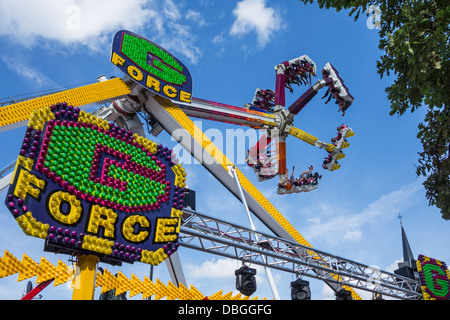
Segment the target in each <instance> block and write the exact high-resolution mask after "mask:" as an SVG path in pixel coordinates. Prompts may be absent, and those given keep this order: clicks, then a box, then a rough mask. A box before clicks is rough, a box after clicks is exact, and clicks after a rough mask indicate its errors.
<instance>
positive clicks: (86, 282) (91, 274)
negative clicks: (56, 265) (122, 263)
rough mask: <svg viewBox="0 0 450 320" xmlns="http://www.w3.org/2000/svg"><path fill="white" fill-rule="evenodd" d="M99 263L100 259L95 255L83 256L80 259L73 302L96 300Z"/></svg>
mask: <svg viewBox="0 0 450 320" xmlns="http://www.w3.org/2000/svg"><path fill="white" fill-rule="evenodd" d="M98 261H99V259H98V257H97V256H94V255H81V256H79V257H78V264H77V268H76V270H77V272H76V276H75V281H74V282H75V286H74V288H73V295H72V300H93V299H94V289H95V276H96V271H97V270H96V269H97V263H98Z"/></svg>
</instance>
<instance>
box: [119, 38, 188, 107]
mask: <svg viewBox="0 0 450 320" xmlns="http://www.w3.org/2000/svg"><path fill="white" fill-rule="evenodd" d="M111 62H112V63H113V64H114V65H116V66H117V67H118V68H119V69H120V70H122V71H123V72H124V73H125V74H127V75H128V76H130V78H131V79H133V80H134V81H135V82H137V83H138V84H140V85H141V86H143V87H144V88H146V89H147V90H150V91H152V92H154V93H156V94H158V95H161V96H163V97H165V98H169V99H172V100H177V101H181V102H188V103H190V102H191V96H192V78H191V74H190V72H189V70H188V69H187V68H186V66H184V65H183V63H181V61H179V60H178V59H177V58H175V57H174V56H173V55H172V54H170V53H169V52H168V51H166V50H165V49H163V48H162V47H160V46H158V45H157V44H156V43H154V42H152V41H150V40H148V39H145V38H143V37H141V36H139V35H137V34H134V33H132V32H129V31H123V30H122V31H119V32H117V33H116V35H115V36H114V40H113V43H112V55H111Z"/></svg>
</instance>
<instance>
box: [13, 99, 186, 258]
mask: <svg viewBox="0 0 450 320" xmlns="http://www.w3.org/2000/svg"><path fill="white" fill-rule="evenodd" d="M185 176H186V174H185V173H184V170H183V168H182V167H181V165H177V164H175V163H174V162H173V161H172V158H171V151H170V150H168V148H167V147H163V146H162V145H157V144H156V143H153V142H152V141H150V140H147V139H146V138H143V137H140V136H138V135H137V134H133V133H132V132H130V131H125V130H123V129H120V128H118V127H116V126H115V125H114V124H112V123H111V124H109V123H108V122H106V121H104V120H102V119H99V118H97V117H95V116H92V115H91V114H89V113H86V112H85V111H80V110H79V109H78V108H73V107H72V106H68V105H67V104H65V103H61V104H57V105H54V106H51V107H46V108H43V109H40V110H37V111H34V112H33V114H32V116H31V119H30V122H29V124H28V127H27V130H26V133H25V137H24V140H23V144H22V146H21V150H20V155H19V158H18V161H17V165H16V168H15V172H14V177H13V179H12V182H11V185H10V188H9V191H8V195H7V197H6V202H5V203H6V206H7V207H8V209H9V211H10V212H11V214H12V215H13V217H14V218H15V219H16V221H17V223H18V224H19V226H20V227H21V228H22V230H23V231H24V233H25V234H27V235H30V236H34V237H38V238H43V239H45V250H47V251H53V252H57V253H67V254H74V253H87V254H95V255H97V256H99V257H100V260H101V261H103V262H106V263H111V264H120V263H121V262H128V263H133V262H135V261H140V262H143V263H148V264H153V265H158V264H159V263H161V262H162V261H164V260H165V259H166V258H167V257H168V256H169V255H171V254H172V252H174V251H175V250H177V248H178V233H179V227H180V216H181V214H182V211H181V209H182V208H183V206H182V204H183V200H182V199H183V192H184V189H183V188H184V186H185V180H186V178H185Z"/></svg>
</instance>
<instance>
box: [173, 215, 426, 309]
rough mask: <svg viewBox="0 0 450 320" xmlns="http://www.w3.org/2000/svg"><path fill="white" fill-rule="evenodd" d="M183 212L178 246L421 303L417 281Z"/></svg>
mask: <svg viewBox="0 0 450 320" xmlns="http://www.w3.org/2000/svg"><path fill="white" fill-rule="evenodd" d="M183 212H184V215H183V221H182V225H181V228H180V236H179V243H180V246H183V247H186V248H190V249H194V250H199V251H203V252H207V253H211V254H215V255H219V256H223V257H227V258H231V259H235V260H240V261H243V262H246V263H252V264H257V265H261V266H264V267H269V268H272V269H276V270H280V271H285V272H290V273H294V274H296V275H299V276H301V277H311V278H315V279H319V280H324V281H327V282H328V281H331V282H335V283H338V284H340V285H343V286H349V287H353V288H356V289H361V290H365V291H369V292H377V293H379V294H382V295H383V296H390V297H393V298H397V299H402V300H418V299H422V298H423V296H422V291H421V287H420V283H419V282H418V281H416V280H413V279H409V278H405V277H402V276H399V275H396V274H393V273H390V272H386V271H382V270H379V269H376V268H374V267H371V266H367V265H364V264H361V263H358V262H355V261H352V260H349V259H345V258H342V257H339V256H336V255H333V254H329V253H326V252H324V251H320V250H317V249H314V248H310V247H306V246H303V245H300V244H298V243H295V242H291V241H288V240H285V239H282V238H279V237H276V236H271V235H267V234H264V233H261V232H256V231H253V230H251V229H247V228H244V227H241V226H238V225H235V224H232V223H229V222H226V221H223V220H220V219H216V218H212V217H209V216H206V215H204V214H200V213H197V212H193V211H189V210H187V209H185V210H184V211H183ZM297 252H305V254H298V253H297ZM335 275H339V276H340V281H339V282H338V281H337V280H336V279H335V277H334V276H335Z"/></svg>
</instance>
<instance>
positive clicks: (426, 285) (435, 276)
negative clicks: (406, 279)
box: [417, 255, 450, 300]
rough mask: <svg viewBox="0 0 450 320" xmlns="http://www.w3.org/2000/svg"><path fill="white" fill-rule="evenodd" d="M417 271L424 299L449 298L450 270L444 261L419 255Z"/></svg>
mask: <svg viewBox="0 0 450 320" xmlns="http://www.w3.org/2000/svg"><path fill="white" fill-rule="evenodd" d="M417 271H418V272H419V277H420V284H421V286H422V292H423V296H424V299H425V300H450V271H449V269H448V268H447V265H446V264H445V262H443V261H440V260H436V259H433V258H429V257H426V256H424V255H419V259H417Z"/></svg>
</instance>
